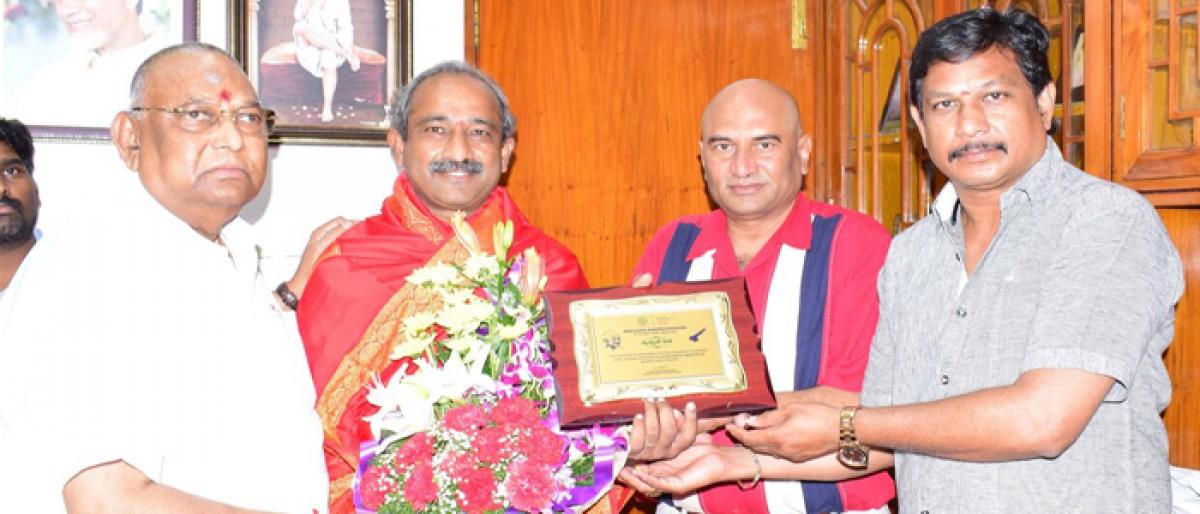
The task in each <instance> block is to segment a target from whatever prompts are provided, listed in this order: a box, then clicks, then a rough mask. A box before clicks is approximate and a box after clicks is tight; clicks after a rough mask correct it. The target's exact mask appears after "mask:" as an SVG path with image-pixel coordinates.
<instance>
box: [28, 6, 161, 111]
mask: <svg viewBox="0 0 1200 514" xmlns="http://www.w3.org/2000/svg"><path fill="white" fill-rule="evenodd" d="M143 7H144V6H143V5H142V2H141V0H55V2H54V12H55V14H56V15H58V19H59V21H61V22H62V27H63V29H64V31H65V32H66V33H67V34H68V35H69V36H70V44H71V50H70V52H68V53H67V54H66V55H64V56H62V57H61V58H59V59H57V60H54V61H51V62H49V63H47V64H46V65H45V66H43V67H42V68H40V69H38V70H37V71H36V72H34V73H33V75H32V76H30V77H29V80H28V81H26V82H25V84H24V85H23V86H22V87H21V92H20V95H19V96H18V100H17V101H16V102H14V103H13V105H12V107H11V108H12V109H14V110H15V112H16V113H17V114H18V115H19V116H20V117H23V118H26V119H30V120H33V119H36V120H37V121H38V123H41V124H45V125H83V126H102V125H104V124H107V123H108V122H109V121H112V115H113V113H115V112H117V111H119V110H121V108H123V107H124V106H123V105H122V104H123V100H124V93H125V91H126V88H127V87H128V86H129V79H130V78H132V77H133V73H134V70H136V69H137V67H138V65H140V64H141V63H142V61H144V60H146V58H147V57H149V56H150V54H153V53H154V52H156V51H158V50H159V49H161V48H163V47H166V46H167V45H169V44H170V41H169V37H168V35H167V34H165V33H164V31H163V27H161V26H160V25H159V24H157V23H153V22H152V20H151V19H152V16H150V15H148V14H147V15H146V16H143ZM177 14H178V13H177ZM84 85H86V87H84Z"/></svg>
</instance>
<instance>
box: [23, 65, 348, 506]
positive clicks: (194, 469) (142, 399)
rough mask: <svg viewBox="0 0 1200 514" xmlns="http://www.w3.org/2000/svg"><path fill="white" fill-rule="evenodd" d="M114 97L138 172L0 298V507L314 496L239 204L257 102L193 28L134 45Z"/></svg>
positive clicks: (310, 429)
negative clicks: (182, 36)
mask: <svg viewBox="0 0 1200 514" xmlns="http://www.w3.org/2000/svg"><path fill="white" fill-rule="evenodd" d="M131 96H132V98H131V102H132V106H131V108H130V109H129V111H126V112H122V113H120V114H118V115H117V117H116V119H115V120H114V121H113V125H112V135H113V142H114V144H115V145H116V147H117V150H118V152H119V153H120V155H121V158H122V159H123V160H124V161H125V164H126V165H127V166H128V167H129V168H130V169H131V170H133V171H135V172H136V176H133V175H126V176H119V175H117V176H114V177H113V180H112V183H113V190H112V191H106V192H105V193H106V194H98V195H96V198H95V201H94V202H89V203H88V204H87V205H80V206H77V207H76V209H77V212H78V214H79V216H78V220H77V221H78V223H77V224H74V225H72V226H68V227H63V229H62V230H58V229H56V230H55V232H54V233H52V234H47V236H46V237H45V238H43V240H42V241H41V242H39V244H38V245H37V246H35V247H34V251H33V252H32V253H31V254H30V257H29V259H28V260H27V262H26V263H25V267H24V268H23V269H22V272H21V273H20V274H18V275H17V277H16V279H15V280H14V282H13V284H12V285H11V286H10V289H9V292H8V295H7V297H6V298H5V299H4V300H2V301H0V511H3V512H70V513H77V512H172V513H183V512H245V511H246V510H243V509H248V510H261V511H282V512H303V513H310V512H323V511H324V510H325V508H326V502H327V490H326V488H327V486H326V476H325V468H324V461H323V459H322V454H321V433H320V427H319V422H318V419H317V416H316V413H315V412H314V411H313V409H312V406H313V401H314V391H313V388H312V383H311V380H310V378H309V375H308V370H307V367H306V364H305V360H304V355H303V349H302V346H301V344H300V341H299V339H298V337H297V336H296V333H295V329H294V327H293V326H290V323H291V322H290V321H289V320H288V319H287V316H288V315H286V314H285V313H284V312H283V309H282V308H281V307H280V306H279V304H278V303H276V302H275V300H274V298H273V297H272V296H271V294H270V292H269V289H268V288H267V287H265V286H263V284H262V281H261V277H260V273H259V269H258V254H257V247H256V246H255V244H254V242H253V241H252V239H251V237H250V236H251V234H250V227H249V226H248V225H247V224H246V223H245V222H244V221H243V220H241V219H240V218H238V217H237V216H238V212H239V211H240V210H241V208H242V206H244V205H245V204H246V203H247V202H249V201H250V200H251V199H253V198H254V197H255V196H256V195H257V194H258V192H259V190H260V188H261V187H262V185H263V181H264V180H265V178H266V167H267V133H268V131H269V127H270V123H269V116H270V115H269V113H268V112H267V111H265V110H264V109H263V108H262V106H261V105H259V103H258V99H257V96H256V95H255V92H254V89H253V88H252V86H251V85H250V82H249V80H248V79H247V78H246V76H245V74H244V73H243V72H242V71H241V68H240V66H239V65H238V64H237V63H236V62H235V61H234V60H233V59H231V58H230V57H229V56H228V55H227V54H225V53H224V52H223V51H221V50H220V49H218V48H215V47H212V46H209V45H204V44H198V43H187V44H184V45H179V46H176V47H171V48H168V49H166V50H164V51H162V52H160V53H158V54H155V55H154V56H152V57H151V58H150V59H148V60H147V61H146V63H145V64H143V65H142V67H141V68H139V70H138V72H137V74H136V75H135V79H134V87H133V94H132V95H131ZM115 212H120V214H114V213H115ZM16 297H19V298H20V301H19V302H18V301H13V299H14V298H16Z"/></svg>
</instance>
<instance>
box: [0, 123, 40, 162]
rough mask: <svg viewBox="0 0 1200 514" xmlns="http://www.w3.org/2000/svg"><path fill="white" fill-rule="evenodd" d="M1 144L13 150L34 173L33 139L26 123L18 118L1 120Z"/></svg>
mask: <svg viewBox="0 0 1200 514" xmlns="http://www.w3.org/2000/svg"><path fill="white" fill-rule="evenodd" d="M0 143H4V144H6V145H8V147H9V148H12V150H13V152H16V154H17V158H18V159H21V164H24V165H25V169H27V170H29V172H30V173H33V137H32V136H31V135H29V128H28V127H26V126H25V124H24V123H21V121H20V120H17V119H16V118H0Z"/></svg>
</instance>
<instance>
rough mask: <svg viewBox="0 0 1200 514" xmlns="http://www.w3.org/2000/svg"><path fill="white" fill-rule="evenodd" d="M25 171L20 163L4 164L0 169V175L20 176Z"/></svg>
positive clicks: (23, 174) (7, 176) (5, 176)
mask: <svg viewBox="0 0 1200 514" xmlns="http://www.w3.org/2000/svg"><path fill="white" fill-rule="evenodd" d="M26 173H27V171H25V166H22V165H20V164H13V165H11V166H5V167H4V169H2V170H0V176H3V177H4V178H20V177H23V176H25V174H26Z"/></svg>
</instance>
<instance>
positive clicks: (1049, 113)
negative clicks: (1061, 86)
mask: <svg viewBox="0 0 1200 514" xmlns="http://www.w3.org/2000/svg"><path fill="white" fill-rule="evenodd" d="M1057 96H1058V89H1056V88H1055V87H1054V82H1053V81H1051V82H1047V83H1046V87H1043V88H1042V92H1041V93H1038V95H1037V109H1038V114H1040V115H1041V116H1042V126H1043V127H1045V129H1046V132H1049V131H1050V127H1051V126H1052V124H1053V123H1054V99H1055V98H1056V97H1057Z"/></svg>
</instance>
